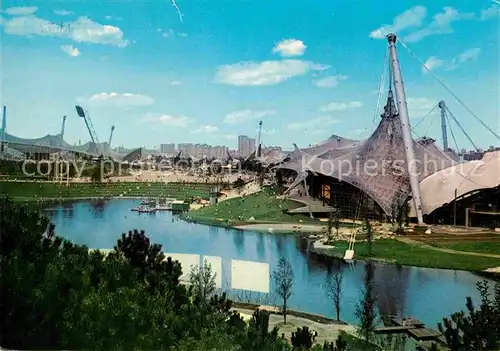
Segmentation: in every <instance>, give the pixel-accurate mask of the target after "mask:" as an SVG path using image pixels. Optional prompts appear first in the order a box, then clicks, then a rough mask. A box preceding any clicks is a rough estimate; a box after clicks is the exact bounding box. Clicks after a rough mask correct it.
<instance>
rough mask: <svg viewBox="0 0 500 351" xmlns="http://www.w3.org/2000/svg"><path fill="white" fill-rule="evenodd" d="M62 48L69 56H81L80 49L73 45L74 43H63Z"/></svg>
mask: <svg viewBox="0 0 500 351" xmlns="http://www.w3.org/2000/svg"><path fill="white" fill-rule="evenodd" d="M61 50H62V51H64V52H65V53H67V54H68V55H69V56H73V57H75V56H80V55H81V53H80V51H79V50H78V49H77V48H75V47H73V45H61Z"/></svg>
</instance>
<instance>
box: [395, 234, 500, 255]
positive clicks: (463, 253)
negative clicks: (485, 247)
mask: <svg viewBox="0 0 500 351" xmlns="http://www.w3.org/2000/svg"><path fill="white" fill-rule="evenodd" d="M396 240H398V241H401V242H403V243H405V244H409V245H416V246H420V247H423V248H426V249H430V250H434V251H440V252H446V253H451V254H459V255H467V256H481V257H491V258H499V259H500V255H495V254H489V253H480V252H468V251H458V250H452V249H445V248H441V247H435V246H431V245H427V244H423V243H422V242H421V241H417V240H413V239H410V238H406V237H401V236H396Z"/></svg>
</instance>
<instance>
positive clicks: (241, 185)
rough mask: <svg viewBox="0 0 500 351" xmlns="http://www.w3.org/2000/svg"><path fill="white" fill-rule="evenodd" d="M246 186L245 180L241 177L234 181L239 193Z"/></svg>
mask: <svg viewBox="0 0 500 351" xmlns="http://www.w3.org/2000/svg"><path fill="white" fill-rule="evenodd" d="M244 187H245V181H244V180H243V179H241V178H238V179H236V180H235V181H234V182H233V188H234V189H236V191H237V192H238V194H240V193H241V191H242V190H243V188H244Z"/></svg>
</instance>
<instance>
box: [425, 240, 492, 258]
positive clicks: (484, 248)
mask: <svg viewBox="0 0 500 351" xmlns="http://www.w3.org/2000/svg"><path fill="white" fill-rule="evenodd" d="M499 237H500V235H499ZM433 246H438V247H444V248H446V249H451V250H457V251H468V252H479V253H488V254H496V255H500V240H498V241H491V242H486V241H482V242H481V241H475V242H461V243H443V244H439V245H433Z"/></svg>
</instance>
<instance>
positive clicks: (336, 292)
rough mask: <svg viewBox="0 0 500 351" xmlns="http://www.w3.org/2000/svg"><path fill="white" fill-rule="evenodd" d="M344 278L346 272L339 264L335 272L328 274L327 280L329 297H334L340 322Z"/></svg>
mask: <svg viewBox="0 0 500 351" xmlns="http://www.w3.org/2000/svg"><path fill="white" fill-rule="evenodd" d="M343 279H344V272H343V271H342V270H341V268H340V265H339V267H338V270H337V271H336V272H335V273H333V274H330V275H327V277H326V282H325V288H326V293H327V295H328V297H330V299H332V302H333V306H334V308H335V312H336V315H337V321H338V322H340V300H341V297H342V280H343Z"/></svg>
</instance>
